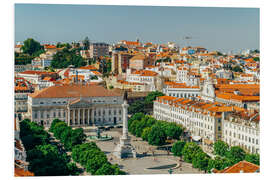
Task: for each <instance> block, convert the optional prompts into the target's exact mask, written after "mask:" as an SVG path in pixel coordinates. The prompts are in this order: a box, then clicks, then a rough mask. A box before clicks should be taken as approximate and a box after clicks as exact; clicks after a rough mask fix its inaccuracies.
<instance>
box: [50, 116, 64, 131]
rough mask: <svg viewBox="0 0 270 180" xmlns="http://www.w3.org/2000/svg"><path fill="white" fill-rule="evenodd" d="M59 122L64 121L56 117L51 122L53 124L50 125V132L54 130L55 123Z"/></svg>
mask: <svg viewBox="0 0 270 180" xmlns="http://www.w3.org/2000/svg"><path fill="white" fill-rule="evenodd" d="M59 122H62V121H61V120H59V119H54V120H53V121H52V123H51V126H50V129H49V131H50V132H53V131H54V127H55V125H56V124H57V123H59Z"/></svg>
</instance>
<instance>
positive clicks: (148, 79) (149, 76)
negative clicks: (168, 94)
mask: <svg viewBox="0 0 270 180" xmlns="http://www.w3.org/2000/svg"><path fill="white" fill-rule="evenodd" d="M157 77H158V73H156V72H154V71H149V70H136V71H133V72H131V70H130V69H128V70H127V75H126V81H127V82H135V83H142V84H147V85H148V86H149V87H150V91H155V90H156V84H155V82H156V79H157Z"/></svg>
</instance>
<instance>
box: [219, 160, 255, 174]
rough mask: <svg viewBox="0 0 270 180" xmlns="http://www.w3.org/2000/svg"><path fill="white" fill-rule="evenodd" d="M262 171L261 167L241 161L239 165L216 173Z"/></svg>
mask: <svg viewBox="0 0 270 180" xmlns="http://www.w3.org/2000/svg"><path fill="white" fill-rule="evenodd" d="M259 170H260V166H258V165H256V164H253V163H250V162H247V161H240V162H239V163H237V164H235V165H233V166H231V167H228V168H225V169H223V170H220V171H217V170H215V171H216V173H240V172H242V173H255V172H259Z"/></svg>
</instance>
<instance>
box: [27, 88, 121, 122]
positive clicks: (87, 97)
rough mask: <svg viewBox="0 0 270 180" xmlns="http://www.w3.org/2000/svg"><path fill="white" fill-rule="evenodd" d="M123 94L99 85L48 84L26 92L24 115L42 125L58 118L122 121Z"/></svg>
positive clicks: (79, 120) (76, 120)
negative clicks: (42, 87) (43, 87)
mask: <svg viewBox="0 0 270 180" xmlns="http://www.w3.org/2000/svg"><path fill="white" fill-rule="evenodd" d="M122 103H123V97H122V96H121V95H119V94H118V93H115V92H113V91H110V90H106V89H105V88H103V87H102V86H96V85H81V84H70V85H62V86H51V87H48V88H46V89H43V90H41V91H38V92H35V93H33V94H30V95H29V98H28V115H29V117H31V120H32V121H34V122H37V123H39V124H41V125H44V126H50V124H51V122H52V121H53V120H54V119H55V118H58V119H60V120H62V121H65V122H66V123H67V124H68V125H69V126H90V125H106V124H108V125H109V124H110V125H115V124H121V123H122V112H121V109H122V108H121V104H122Z"/></svg>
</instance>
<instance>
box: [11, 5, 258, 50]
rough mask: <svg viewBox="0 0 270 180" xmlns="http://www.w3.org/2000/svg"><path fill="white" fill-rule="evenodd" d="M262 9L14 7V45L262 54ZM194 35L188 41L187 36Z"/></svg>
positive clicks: (79, 6) (80, 6)
mask: <svg viewBox="0 0 270 180" xmlns="http://www.w3.org/2000/svg"><path fill="white" fill-rule="evenodd" d="M259 32H260V29H259V9H258V8H201V7H155V6H93V5H46V4H16V5H15V41H24V40H25V39H27V38H29V37H32V38H34V39H36V40H38V41H40V42H42V43H45V42H46V43H47V42H71V41H79V40H82V39H84V38H85V37H86V36H88V37H89V39H90V40H92V41H94V42H97V41H98V42H107V43H115V42H118V41H119V40H135V39H136V38H139V39H140V40H141V41H143V42H146V41H151V42H153V43H166V42H168V41H173V42H176V43H177V44H179V45H180V46H181V47H183V46H185V45H192V46H203V47H206V48H208V49H210V50H219V51H223V52H227V51H229V50H241V49H259V44H260V42H259ZM185 36H191V37H193V39H191V40H189V41H186V40H184V38H183V37H185Z"/></svg>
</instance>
